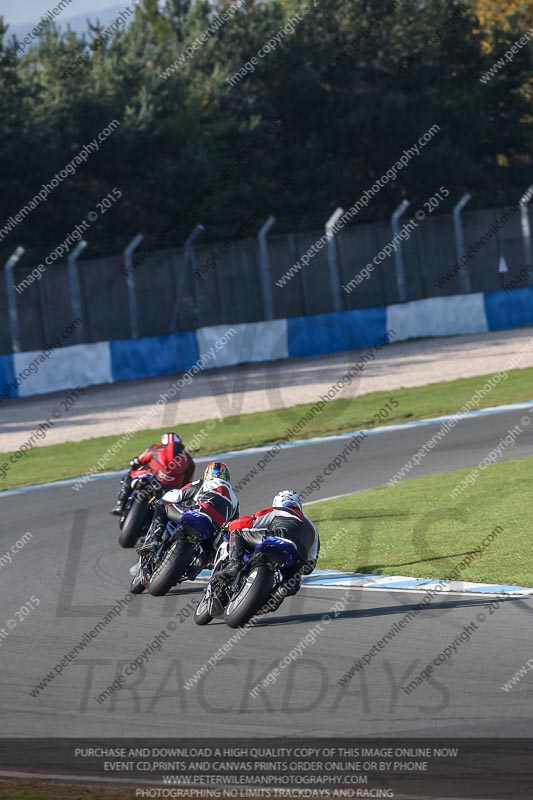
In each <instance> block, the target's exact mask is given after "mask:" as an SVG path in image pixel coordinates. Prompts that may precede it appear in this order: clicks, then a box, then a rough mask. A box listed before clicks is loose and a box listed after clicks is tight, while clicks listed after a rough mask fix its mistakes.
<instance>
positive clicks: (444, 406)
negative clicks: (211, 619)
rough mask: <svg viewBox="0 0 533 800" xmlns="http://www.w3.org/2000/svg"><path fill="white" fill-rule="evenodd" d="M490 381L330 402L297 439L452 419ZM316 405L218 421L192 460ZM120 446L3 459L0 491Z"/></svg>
mask: <svg viewBox="0 0 533 800" xmlns="http://www.w3.org/2000/svg"><path fill="white" fill-rule="evenodd" d="M489 377H490V375H486V376H479V375H478V376H476V377H474V378H462V379H460V380H455V381H443V382H440V383H430V384H427V385H426V386H420V387H413V388H408V389H395V390H393V391H391V392H371V393H369V394H365V395H362V396H360V397H355V398H353V399H338V400H332V401H330V402H329V403H327V405H326V406H325V408H324V409H323V411H322V412H321V413H319V414H317V415H316V416H315V417H314V418H313V420H312V421H311V422H309V423H307V424H306V425H305V427H304V428H302V430H301V431H299V433H298V434H297V436H296V437H295V438H297V439H307V438H312V437H313V436H328V435H331V434H335V433H342V432H344V431H350V430H356V429H359V428H367V427H370V426H372V425H376V424H380V425H381V424H385V425H390V424H393V423H399V422H406V421H409V420H416V419H424V418H425V417H433V416H440V415H441V414H449V413H453V412H455V411H458V410H459V409H460V408H461V407H462V406H463V405H465V404H466V403H467V402H468V401H469V400H470V399H471V398H472V396H473V395H474V393H475V392H476V391H478V390H479V389H480V388H481V387H482V386H483V385H484V383H485V382H486V380H487V378H489ZM532 386H533V368H527V369H517V370H512V371H510V372H509V373H508V375H507V378H506V380H504V381H502V382H501V383H499V384H497V385H496V386H495V387H494V388H493V389H492V391H489V393H488V394H487V395H486V396H485V397H484V398H483V399H482V400H481V402H480V404H479V408H487V407H488V406H496V405H502V404H505V403H514V402H519V401H527V400H531V399H533V388H532ZM391 397H394V398H395V399H396V401H397V403H398V404H397V406H396V408H395V409H394V410H392V411H390V412H389V413H388V416H387V417H386V418H384V419H379V420H378V419H377V418H376V416H375V415H377V413H378V412H379V410H380V409H381V408H384V407H385V406H386V404H387V403H388V401H389V400H390V398H391ZM313 404H314V401H313V403H308V404H304V405H297V406H291V407H290V408H283V409H278V410H275V411H264V412H259V413H256V414H242V415H239V416H233V417H227V418H226V419H223V420H220V421H218V420H217V421H215V424H214V426H213V428H212V430H210V431H208V435H207V437H206V438H205V439H203V441H202V445H201V446H200V447H199V448H198V450H196V451H194V452H195V453H197V454H198V455H205V454H208V453H222V452H224V451H227V450H239V449H243V448H245V447H255V446H259V445H262V444H270V443H272V442H278V441H280V439H281V438H282V437H283V436H284V434H285V431H286V429H287V428H289V427H290V426H292V425H294V424H295V423H297V422H298V420H300V419H301V418H302V417H303V416H304V415H305V414H306V412H308V411H309V409H310V408H312V406H313ZM175 427H176V428H178V429H179V432H180V433H181V435H182V437H183V439H184V441H185V442H187V441H191V440H192V439H193V437H194V436H195V435H196V434H198V433H199V432H200V431H202V429H205V428H206V421H203V422H196V423H190V424H182V423H179V424H176V426H175ZM167 429H168V428H167ZM163 431H164V429H163V428H157V429H155V430H145V431H140V432H139V433H137V434H135V436H133V437H132V438H131V439H130V440H129V442H128V443H127V445H126V446H125V447H123V448H122V449H121V450H120V452H118V453H117V454H116V455H115V456H113V457H112V458H111V459H110V460H109V461H108V462H107V463H106V465H105V466H104V467H102V469H101V470H99V471H104V472H107V471H111V470H118V469H124V467H125V465H126V464H127V463H128V461H129V460H130V459H131V458H133V456H135V455H137V454H138V453H140V452H142V450H144V448H145V447H146V446H147V445H148V444H150V443H151V442H153V441H156V440H157V439H158V438H159V436H160V434H161V433H163ZM31 433H32V431H31V430H28V431H27V433H26V435H22V434H21V444H22V443H23V442H24V441H25V440H26V439H28V438H29V437H30V435H31ZM118 438H119V434H117V436H103V437H98V438H95V439H87V440H85V441H82V442H76V443H73V442H67V443H65V444H58V445H50V446H39V447H35V448H33V450H30V451H26V454H25V455H24V456H23V457H22V458H20V459H19V460H18V461H16V462H15V463H11V462H10V456H12V455H13V454H12V453H0V487H1V489H13V488H16V487H19V486H30V485H32V484H36V483H45V482H48V481H54V480H61V479H63V478H72V477H75V476H77V475H83V474H85V473H86V472H87V471H88V470H89V469H90V468H91V467H93V466H94V465H95V464H96V462H97V461H98V459H100V458H101V457H102V456H103V454H104V453H105V451H106V450H107V449H108V448H109V447H111V446H112V445H113V444H115V442H116V441H117V439H118ZM6 464H7V470H6V468H5V466H4V467H3V465H6ZM2 467H3V469H4V471H6V472H7V474H6V475H4V474H3V471H2Z"/></svg>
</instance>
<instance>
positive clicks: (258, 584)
mask: <svg viewBox="0 0 533 800" xmlns="http://www.w3.org/2000/svg"><path fill="white" fill-rule="evenodd" d="M273 588H274V575H273V573H272V570H270V569H269V568H268V567H264V566H261V567H255V568H254V569H252V571H251V572H250V574H249V575H248V576H247V577H246V580H245V582H244V586H243V587H242V589H241V590H240V592H239V594H238V595H236V596H235V597H234V598H233V600H231V602H230V603H229V604H228V606H227V608H226V610H225V612H224V622H225V623H226V625H228V626H229V627H230V628H240V627H242V625H246V623H247V622H249V621H250V620H251V618H252V617H253V616H254V614H256V613H257V612H258V611H259V609H260V608H261V607H262V606H263V604H264V603H266V601H267V600H268V598H269V596H270V594H271V592H272V589H273Z"/></svg>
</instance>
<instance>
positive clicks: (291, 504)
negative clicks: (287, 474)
mask: <svg viewBox="0 0 533 800" xmlns="http://www.w3.org/2000/svg"><path fill="white" fill-rule="evenodd" d="M272 507H273V508H299V509H300V511H301V510H302V501H301V500H300V496H299V495H298V494H297V493H296V492H293V491H292V489H283V491H281V492H278V493H277V495H276V496H275V498H274V499H273V500H272Z"/></svg>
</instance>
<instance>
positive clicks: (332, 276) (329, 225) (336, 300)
mask: <svg viewBox="0 0 533 800" xmlns="http://www.w3.org/2000/svg"><path fill="white" fill-rule="evenodd" d="M343 214H344V209H343V208H340V207H339V208H337V210H336V211H335V212H334V213H333V214H332V215H331V217H330V218H329V219H328V221H327V222H326V236H327V239H328V263H329V280H330V285H331V297H332V299H333V310H334V311H342V294H341V279H340V275H339V261H338V258H337V242H336V241H335V236H336V232H335V225H336V224H337V222H338V221H339V219H340V218H341V217H342V215H343Z"/></svg>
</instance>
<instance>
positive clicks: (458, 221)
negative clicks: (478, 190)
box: [453, 192, 472, 294]
mask: <svg viewBox="0 0 533 800" xmlns="http://www.w3.org/2000/svg"><path fill="white" fill-rule="evenodd" d="M471 199H472V195H471V194H469V193H468V192H467V193H466V194H464V195H463V196H462V197H461V199H460V200H459V202H458V203H457V204H456V205H455V206H454V208H453V227H454V230H455V249H456V252H457V263H458V264H459V287H460V289H461V294H468V293H469V291H470V275H469V273H468V270H467V268H466V264H465V263H464V261H465V260H466V250H465V236H464V231H463V220H462V217H461V214H462V211H463V208H464V207H465V206H466V204H467V203H469V202H470V200H471Z"/></svg>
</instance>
